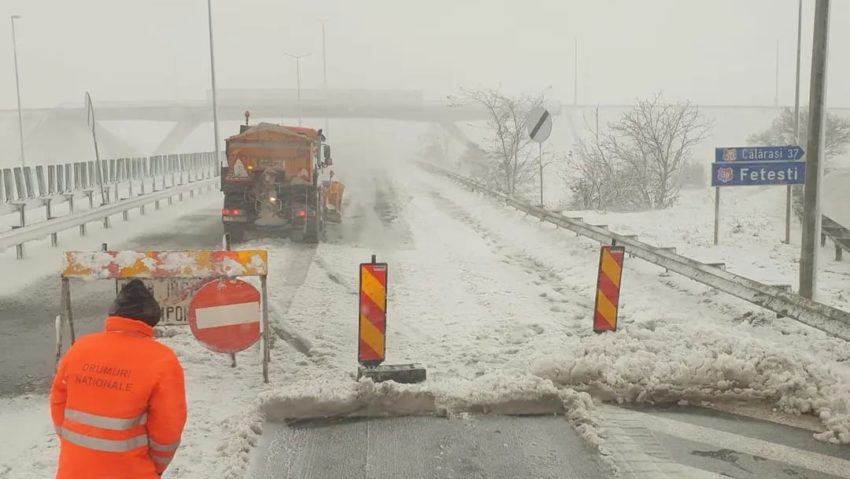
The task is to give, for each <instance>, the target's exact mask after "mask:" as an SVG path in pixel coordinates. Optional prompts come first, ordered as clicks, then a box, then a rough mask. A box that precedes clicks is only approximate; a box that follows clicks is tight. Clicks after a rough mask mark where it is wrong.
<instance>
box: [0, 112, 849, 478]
mask: <svg viewBox="0 0 850 479" xmlns="http://www.w3.org/2000/svg"><path fill="white" fill-rule="evenodd" d="M408 130H409V129H408V128H407V127H405V128H399V129H397V130H391V131H389V132H385V133H386V135H385V136H388V137H389V136H392V137H395V138H399V144H400V145H410V144H412V143H413V139H412V138H409V137H404V136H403V135H411V136H413V135H414V134H415V133H416V132H411V131H408ZM344 140H345V138H344V139H343V141H337V142H336V148H337V150H336V151H346V152H348V153H347V156H349V158H348V159H346V160H345V161H343V160H342V159H340V161H339V166H338V167H337V174H338V175H339V177H340V178H342V179H343V180H344V181H345V183H346V203H345V207H344V212H345V213H344V219H343V224H342V225H340V226H339V227H334V228H332V229H330V230H329V231H328V238H327V241H326V242H322V243H320V244H318V245H304V244H296V243H292V242H289V241H288V240H279V239H269V238H261V237H252V238H249V239H248V240H247V242H246V243H244V244H242V245H238V247H244V248H263V249H268V250H269V258H270V267H271V271H270V276H269V292H270V309H271V321H272V329H273V330H274V332H275V336H274V338H275V341H274V345H273V348H272V362H271V377H270V379H271V381H270V384H268V385H266V384H263V382H262V377H261V374H260V356H259V349H258V347H257V346H255V347H253V348H251V349H249V350H248V351H246V352H244V353H240V354H238V355H237V366H236V368H231V367H230V360H229V358H228V357H226V356H224V355H219V354H215V353H212V352H210V351H207V350H206V349H204V348H203V347H202V346H200V345H199V344H198V343H197V342H196V341H195V339H194V338H193V337H192V336H191V334H190V333H189V331H187V330H185V329H177V328H170V329H169V331H168V333H167V334H166V337H164V338H162V341H164V342H165V343H166V344H168V345H169V346H170V347H172V348H173V349H174V350H175V351H176V352H177V354H178V356H179V357H180V359H181V362H182V363H183V365H184V368H185V371H186V377H187V388H188V391H187V392H188V401H189V405H190V406H189V408H190V417H189V422H188V424H187V428H186V431H185V433H184V436H183V446H181V449H180V451H179V452H178V454H177V456H176V459H175V460H174V462H173V464H172V466H171V468H170V469H169V472H168V474H169V475H171V476H172V477H187V478H202V477H222V478H233V479H236V478H255V477H256V478H265V477H292V478H296V477H314V478H325V477H357V478H360V477H362V478H384V477H411V478H414V477H434V478H437V477H439V478H443V477H457V478H465V477H486V478H509V477H627V478H629V477H634V478H649V477H671V478H672V477H694V478H703V477H705V478H714V477H723V476H724V475H725V476H731V477H746V478H757V477H789V478H791V477H808V478H834V477H848V476H850V474H848V472H847V471H850V454H848V453H847V448H846V443H848V442H850V434H849V433H848V426H849V425H850V413H848V411H850V409H848V405H850V371H848V368H847V366H845V364H846V362H847V360H848V359H850V356H848V353H847V348H846V343H845V342H843V341H840V340H837V339H834V338H830V337H827V336H826V335H824V334H823V333H821V332H819V331H815V330H811V329H809V328H806V327H804V326H802V325H800V324H798V323H796V322H794V321H792V320H789V319H787V318H785V319H778V318H775V316H773V315H769V314H767V313H765V312H764V311H760V310H758V309H757V308H754V307H752V306H751V305H749V304H747V303H744V302H742V301H739V300H735V299H732V298H729V297H727V296H724V295H721V294H718V293H717V292H715V291H712V290H711V289H709V288H707V287H705V286H702V285H699V284H697V283H693V282H690V281H688V280H686V279H683V278H680V277H676V276H672V275H670V274H667V273H665V272H664V270H663V269H659V268H657V267H655V266H652V265H648V264H645V263H642V262H639V261H638V260H634V259H630V258H627V259H626V266H625V275H624V278H623V285H624V286H623V296H622V298H621V317H620V329H619V331H618V332H617V333H615V334H605V335H596V334H594V333H592V331H591V320H590V318H591V314H592V312H591V310H592V305H593V292H594V289H595V279H596V268H597V267H598V244H595V243H593V242H591V241H589V240H586V239H582V238H577V237H576V236H575V235H574V234H571V233H569V232H564V231H559V230H556V229H554V227H551V226H547V225H544V224H541V223H540V222H539V221H537V220H535V219H533V218H527V217H524V216H523V215H522V214H521V213H518V212H516V211H513V210H510V209H507V208H505V207H504V205H500V204H498V203H496V202H493V201H492V200H490V199H488V198H486V197H483V196H480V195H477V194H474V193H472V192H469V191H466V190H464V189H463V188H461V187H459V186H458V185H457V184H455V183H453V182H451V181H449V180H446V179H444V178H441V177H438V176H435V175H433V174H431V173H427V172H424V171H421V170H419V169H418V168H417V167H416V166H415V162H414V161H413V160H414V159H415V158H414V157H415V155H414V154H413V153H412V152H411V150H410V149H409V148H405V147H403V146H398V147H390V146H387V145H388V144H387V143H378V144H369V145H364V144H362V142H361V143H358V142H356V141H355V140H354V139H349V140H350V143H348V144H347V143H346V141H344ZM220 201H221V198H220V196H219V195H218V193H210V194H205V195H202V196H200V197H197V198H195V199H193V200H190V201H187V202H185V203H184V204H182V205H177V206H175V207H174V208H173V209H164V210H162V211H160V212H156V213H152V214H149V215H148V216H147V217H145V218H144V219H141V218H137V219H134V221H132V222H130V223H127V225H128V227H127V228H128V229H127V231H124V232H121V231H120V230H119V228H118V227H115V228H113V230H111V231H109V232H102V231H97V232H96V233H92V234H91V236H92V238H91V239H89V240H80V239H79V238H76V239H75V238H72V237H71V236H69V237H68V238H66V239H64V240H63V241H66V242H67V243H63V245H64V244H68V245H69V247H74V248H78V249H82V248H89V249H97V248H99V241H100V239H101V238H106V239H104V240H107V241H109V244H110V247H114V248H126V249H156V248H166V249H184V248H186V249H188V248H215V247H217V246H218V245H219V244H220V234H221V225H220V219H219V217H218V208H219V205H220ZM146 222H149V223H146ZM117 224H119V223H117V222H116V225H117ZM110 235H112V236H110ZM30 251H31V254H32V255H33V256H34V257H35V256H37V255H36V253H37V252H40V251H42V250H40V249H39V246H38V245H35V246H33V247H32V248H30ZM43 251H45V253H44V254H45V255H47V254H48V252H49V249H44V250H43ZM50 254H54V253H50ZM372 254H375V255H377V257H378V259H379V261H385V262H387V263H388V264H389V286H388V294H389V308H388V314H389V316H388V328H387V335H388V336H387V363H390V364H394V363H409V362H418V363H422V364H424V365H425V367H426V368H427V370H428V379H427V381H426V382H425V383H422V384H418V385H399V384H395V383H382V384H375V383H372V382H370V381H366V380H363V381H356V380H355V378H354V373H355V371H356V366H357V364H356V349H357V341H356V339H357V322H356V318H357V316H356V314H357V299H358V295H357V293H358V291H357V289H358V277H357V264H358V263H360V262H363V261H367V260H368V259H369V257H370V256H371V255H372ZM51 258H54V259H51V260H50V261H54V260H55V255H54V256H53V257H51ZM27 261H29V260H27ZM27 261H23V262H21V263H27ZM7 263H9V262H8V261H7ZM9 264H11V265H12V266H11V267H17V268H22V267H21V266H19V265H17V264H16V263H15V262H14V261H12V262H11V263H9ZM56 264H58V263H49V262H47V263H46V262H45V261H30V262H29V263H28V266H29V268H30V269H33V270H39V268H41V269H40V271H44V272H43V273H41V274H39V275H38V277H37V278H36V280H35V281H34V282H32V283H31V284H28V285H27V286H26V288H25V289H24V290H23V291H24V292H23V293H22V292H21V290H13V291H10V292H8V293H7V294H6V296H4V297H3V304H4V314H3V316H2V317H0V321H3V325H4V335H3V336H2V337H0V340H2V341H3V343H2V345H0V346H2V348H3V351H4V354H3V356H2V361H3V363H2V373H3V375H4V376H2V383H0V385H2V388H3V389H2V393H3V396H5V397H4V398H0V420H2V421H3V423H4V424H6V423H8V424H11V428H10V429H9V430H25V431H24V432H23V433H22V434H21V435H19V436H18V435H16V436H15V437H12V436H11V435H9V434H0V464H2V465H0V478H3V479H7V478H22V479H34V478H40V477H45V476H47V475H50V474H51V473H52V470H53V468H54V467H55V454H56V446H57V445H56V439H55V436H54V434H53V432H52V425H51V424H50V421H49V418H48V417H47V414H46V409H45V408H46V404H45V401H46V398H45V396H44V393H45V386H46V384H47V382H48V381H49V379H50V375H51V373H52V362H53V354H54V349H53V328H52V317H53V316H54V315H55V314H56V311H57V309H58V284H59V281H58V278H57V277H56V275H55V274H56V273H55V271H56ZM21 274H22V275H24V274H29V275H30V276H33V275H35V273H34V272H29V273H27V272H25V271H23V269H21ZM73 291H74V298H75V303H76V306H77V308H78V309H77V310H76V311H77V314H78V316H77V317H78V318H79V319H78V325H79V327H80V329H81V330H82V331H83V332H86V331H91V330H94V329H96V328H98V327H99V325H100V324H101V321H102V319H103V316H104V314H105V308H106V307H107V305H108V302H109V300H110V299H111V294H112V293H111V285H107V284H103V285H97V284H86V285H80V286H79V287H77V286H76V285H75V289H74V290H73ZM12 298H14V302H10V303H8V304H13V305H14V306H13V308H14V311H13V312H12V313H11V314H6V311H7V310H6V309H5V305H6V304H7V302H6V301H7V299H8V300H10V301H11V300H12ZM7 328H8V329H7ZM6 333H9V334H6ZM7 352H11V354H10V353H7ZM621 405H627V406H630V407H629V408H624V407H620V406H621ZM632 406H637V407H636V408H632ZM659 406H663V408H662V407H659ZM801 413H802V415H801ZM376 416H378V417H380V418H378V417H376ZM25 426H26V427H25ZM815 435H817V439H816V438H815V437H814V436H815ZM840 444H843V445H840Z"/></svg>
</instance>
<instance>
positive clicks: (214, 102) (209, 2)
mask: <svg viewBox="0 0 850 479" xmlns="http://www.w3.org/2000/svg"><path fill="white" fill-rule="evenodd" d="M207 19H208V20H209V33H210V77H211V81H212V109H213V137H214V138H215V161H216V162H218V163H219V165H220V164H221V147H220V146H219V144H218V142H219V140H218V102H217V99H216V88H215V53H214V50H213V24H212V0H207Z"/></svg>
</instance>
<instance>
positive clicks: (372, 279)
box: [357, 255, 426, 383]
mask: <svg viewBox="0 0 850 479" xmlns="http://www.w3.org/2000/svg"><path fill="white" fill-rule="evenodd" d="M387 269H388V265H387V263H377V262H375V255H372V262H371V263H362V264H360V308H359V314H358V324H359V326H358V328H357V337H358V338H357V339H358V345H357V361H358V362H359V363H360V367H359V368H358V369H357V379H360V378H361V377H364V376H365V377H367V378H370V379H372V380H373V381H375V382H382V381H395V382H397V383H420V382H422V381H424V380H425V376H426V372H425V368H424V367H423V366H422V365H419V364H399V365H382V363H383V362H384V359H386V344H387V343H386V335H387Z"/></svg>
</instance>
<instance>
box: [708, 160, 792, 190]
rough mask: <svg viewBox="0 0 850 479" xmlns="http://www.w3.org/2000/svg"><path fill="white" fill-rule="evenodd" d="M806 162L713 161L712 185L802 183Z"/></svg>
mask: <svg viewBox="0 0 850 479" xmlns="http://www.w3.org/2000/svg"><path fill="white" fill-rule="evenodd" d="M805 182H806V164H805V163H803V162H800V161H781V162H780V161H777V162H764V161H760V162H742V163H713V164H712V165H711V186H760V185H801V184H803V183H805Z"/></svg>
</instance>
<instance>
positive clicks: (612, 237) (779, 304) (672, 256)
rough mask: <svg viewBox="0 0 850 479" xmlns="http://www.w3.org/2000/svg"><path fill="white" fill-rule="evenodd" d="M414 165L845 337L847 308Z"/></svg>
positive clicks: (849, 320) (849, 326)
mask: <svg viewBox="0 0 850 479" xmlns="http://www.w3.org/2000/svg"><path fill="white" fill-rule="evenodd" d="M419 165H420V167H421V168H423V169H425V170H428V171H431V172H433V173H437V174H440V175H443V176H445V177H448V178H450V179H452V180H454V181H457V182H459V183H461V184H463V185H465V186H467V187H469V188H471V189H473V190H476V191H479V192H481V193H484V194H487V195H489V196H492V197H494V198H497V199H499V200H500V201H503V202H504V203H506V204H508V205H510V206H512V207H514V208H516V209H518V210H520V211H523V212H525V213H527V214H529V215H532V216H535V217H537V218H539V219H541V220H543V221H547V222H549V223H552V224H555V225H557V226H559V227H562V228H565V229H568V230H570V231H573V232H575V233H577V234H579V235H582V236H585V237H587V238H590V239H593V240H595V241H599V242H600V243H606V244H616V245H620V246H624V247H626V251H627V252H628V253H629V254H630V255H633V256H635V257H637V258H640V259H642V260H645V261H648V262H650V263H653V264H655V265H657V266H660V267H662V268H665V269H667V270H669V271H673V272H675V273H678V274H680V275H682V276H685V277H686V278H689V279H692V280H694V281H697V282H699V283H702V284H705V285H707V286H710V287H712V288H715V289H717V290H719V291H723V292H724V293H728V294H731V295H732V296H735V297H737V298H740V299H743V300H745V301H748V302H750V303H752V304H755V305H757V306H761V307H763V308H765V309H768V310H770V311H773V312H775V313H777V314H780V315H783V316H787V317H789V318H792V319H795V320H797V321H799V322H801V323H803V324H806V325H808V326H811V327H813V328H816V329H819V330H821V331H824V332H825V333H827V334H830V335H832V336H835V337H838V338H841V339H844V340H846V341H850V313H848V312H847V311H843V310H841V309H838V308H834V307H832V306H828V305H825V304H822V303H818V302H816V301H812V300H809V299H806V298H804V297H802V296H800V295H797V294H794V293H792V292H790V291H788V290H786V289H784V288H781V287H777V286H769V285H766V284H764V283H760V282H758V281H754V280H751V279H749V278H745V277H743V276H740V275H737V274H734V273H730V272H728V271H725V269H724V268H721V267H718V265H713V264H708V263H702V262H700V261H696V260H693V259H691V258H687V257H685V256H682V255H679V254H676V253H675V252H673V251H672V250H671V248H663V247H657V246H652V245H648V244H646V243H643V242H641V241H638V240H637V239H636V238H635V236H634V235H621V234H617V233H614V232H612V231H609V230H608V229H607V228H605V227H601V226H594V225H590V224H587V223H585V222H583V221H582V220H581V219H580V218H569V217H567V216H564V215H563V214H561V213H558V212H555V211H550V210H547V209H546V208H543V207H541V206H535V205H531V204H528V203H526V202H524V201H521V200H518V199H516V198H513V197H510V196H508V195H505V194H503V193H499V192H497V191H493V190H491V189H490V188H487V187H486V186H484V185H481V184H480V183H478V182H477V181H475V180H472V179H470V178H467V177H465V176H463V175H459V174H457V173H455V172H453V171H449V170H447V169H444V168H442V167H440V166H437V165H434V164H431V163H427V162H420V163H419Z"/></svg>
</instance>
